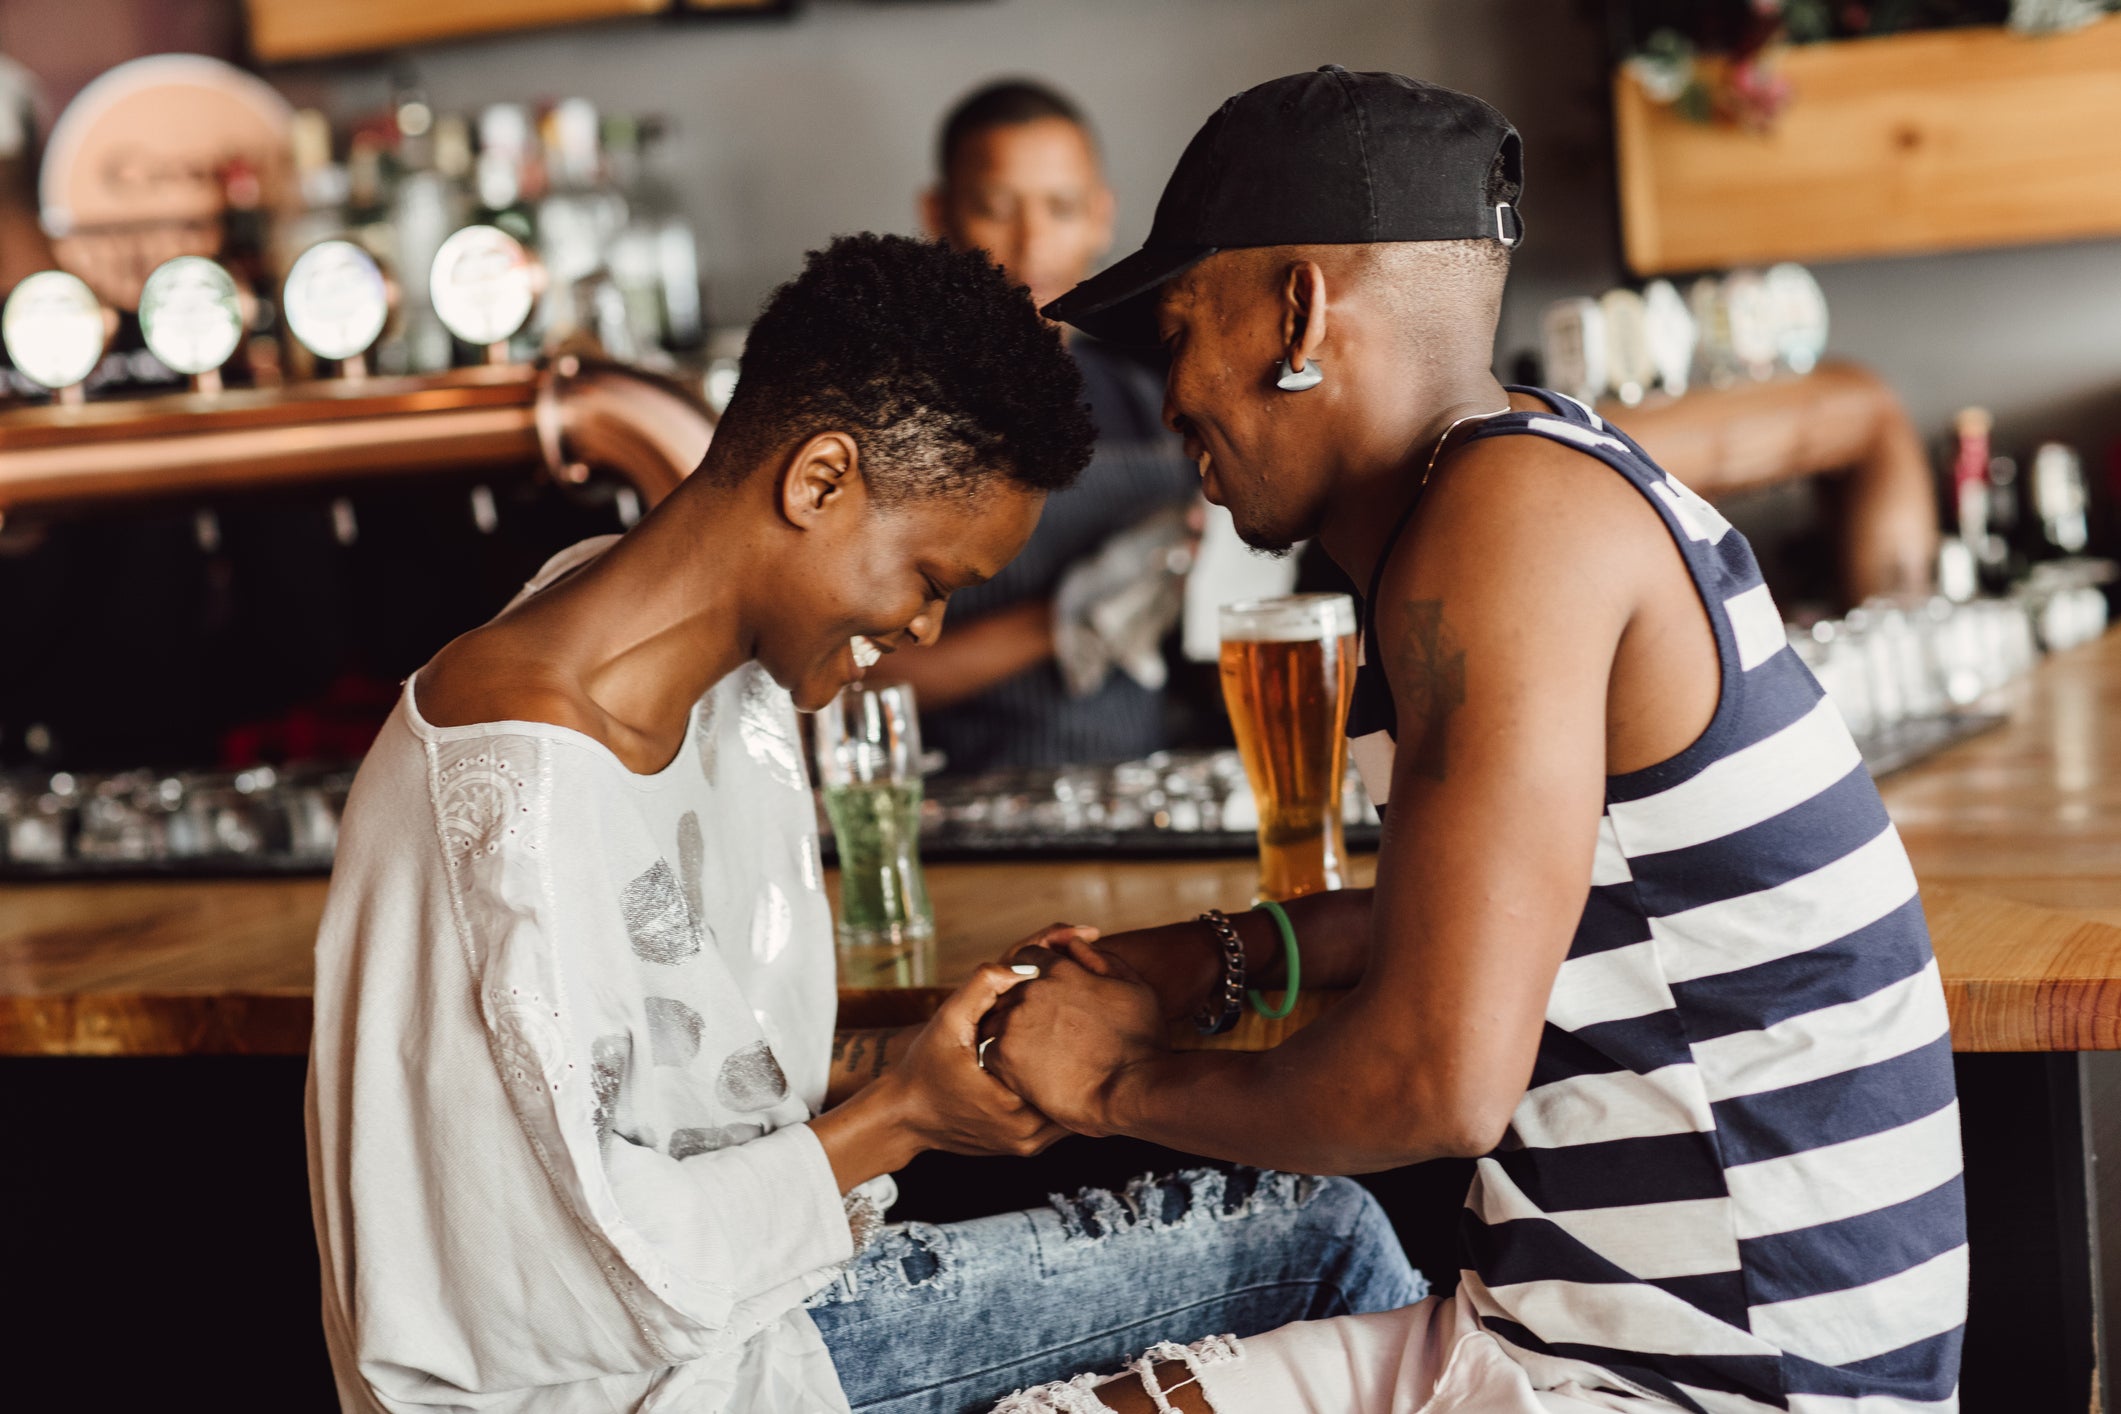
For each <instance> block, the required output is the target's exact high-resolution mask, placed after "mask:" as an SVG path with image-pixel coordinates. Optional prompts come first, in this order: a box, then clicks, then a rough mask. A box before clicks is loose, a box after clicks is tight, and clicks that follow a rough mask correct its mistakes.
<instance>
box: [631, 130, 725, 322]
mask: <svg viewBox="0 0 2121 1414" xmlns="http://www.w3.org/2000/svg"><path fill="white" fill-rule="evenodd" d="M637 127H638V130H639V133H640V151H641V159H640V169H639V175H638V177H637V178H636V179H635V181H634V182H633V184H632V185H631V186H630V187H628V188H626V189H625V190H626V199H627V202H628V204H629V205H630V206H633V207H636V208H637V210H638V213H639V214H638V216H637V220H638V222H639V223H640V224H641V226H642V227H643V228H644V229H647V230H650V231H652V232H653V233H654V237H655V255H656V276H657V280H656V282H657V284H658V285H659V286H660V287H661V290H662V296H663V344H664V346H665V347H666V348H670V349H674V350H688V351H689V350H694V349H698V348H699V347H700V346H701V344H702V343H704V342H705V341H706V337H707V321H706V317H705V315H704V313H703V312H702V310H701V307H700V240H699V234H698V232H697V231H695V230H694V229H693V225H692V221H691V220H690V218H688V217H687V216H686V215H685V214H684V204H683V202H682V201H681V200H680V199H679V196H678V191H677V185H676V183H675V182H674V181H672V180H671V178H670V176H669V170H668V165H667V163H668V152H669V147H668V143H669V136H670V131H669V128H668V126H667V125H666V124H665V123H664V122H663V120H661V119H660V118H654V117H649V118H643V119H641V120H639V122H638V124H637Z"/></svg>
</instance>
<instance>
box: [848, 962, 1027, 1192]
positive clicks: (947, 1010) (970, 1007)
mask: <svg viewBox="0 0 2121 1414" xmlns="http://www.w3.org/2000/svg"><path fill="white" fill-rule="evenodd" d="M1026 980H1027V979H1025V978H1024V977H1022V976H1020V975H1018V974H1017V973H1014V972H1011V971H1010V970H1009V969H1008V968H1006V967H999V966H996V965H995V964H993V963H989V964H988V965H986V966H985V967H982V968H981V969H980V970H979V971H978V972H976V973H974V974H973V976H972V980H971V981H969V982H967V983H966V984H965V985H964V986H962V987H960V988H959V989H958V990H957V991H956V992H955V993H954V994H953V995H952V996H951V997H950V998H949V1000H947V1001H945V1002H944V1003H943V1005H942V1007H941V1008H940V1009H939V1010H937V1012H936V1013H935V1015H934V1016H933V1017H931V1018H930V1019H929V1021H928V1024H927V1025H926V1026H923V1027H922V1028H921V1029H920V1030H919V1031H918V1032H916V1033H914V1035H913V1037H912V1039H911V1040H910V1041H909V1042H908V1043H907V1045H906V1051H905V1055H904V1057H903V1059H901V1060H900V1061H899V1063H898V1064H897V1065H896V1066H895V1067H893V1068H892V1069H891V1070H889V1071H887V1072H886V1073H885V1079H884V1080H882V1081H879V1082H878V1083H879V1084H895V1085H896V1086H898V1087H901V1088H902V1089H903V1092H904V1095H905V1098H906V1100H907V1101H908V1104H907V1108H906V1110H905V1111H904V1113H905V1115H906V1121H907V1123H908V1124H909V1125H911V1126H912V1127H913V1128H914V1130H915V1131H916V1132H917V1133H918V1134H919V1135H920V1138H921V1141H922V1147H923V1148H928V1149H943V1150H946V1151H948V1152H950V1153H953V1154H997V1155H1018V1156H1022V1155H1029V1154H1036V1153H1038V1152H1039V1151H1040V1150H1042V1149H1044V1148H1046V1147H1047V1146H1048V1145H1050V1144H1052V1143H1053V1141H1054V1140H1056V1139H1059V1138H1061V1137H1062V1135H1063V1133H1064V1132H1065V1131H1063V1130H1062V1129H1061V1128H1060V1127H1059V1126H1057V1125H1055V1124H1054V1123H1052V1122H1051V1121H1050V1120H1049V1119H1048V1118H1047V1117H1046V1116H1045V1115H1043V1114H1041V1113H1039V1111H1038V1110H1036V1109H1035V1108H1033V1107H1032V1106H1031V1105H1029V1104H1026V1103H1025V1102H1024V1101H1023V1100H1022V1099H1021V1098H1019V1097H1018V1095H1017V1094H1016V1093H1014V1091H1013V1087H1011V1086H1009V1085H1007V1084H1006V1082H1004V1081H1002V1080H1001V1079H999V1078H998V1077H997V1076H996V1075H995V1074H994V1073H993V1054H992V1050H991V1049H990V1051H989V1054H988V1065H987V1068H986V1069H984V1070H983V1069H981V1067H980V1065H979V1063H978V1059H977V1056H978V1048H979V1040H980V1037H979V1028H980V1021H981V1019H982V1018H983V1017H985V1016H986V1014H987V1013H988V1012H989V1011H990V1010H992V1009H993V1007H994V1004H995V1002H996V1001H997V1000H998V999H999V998H1000V997H1001V996H1002V995H1003V994H1004V993H1006V992H1008V991H1009V990H1010V989H1011V988H1014V987H1017V986H1018V985H1019V984H1021V983H1023V982H1024V981H1026Z"/></svg>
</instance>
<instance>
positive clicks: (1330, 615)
mask: <svg viewBox="0 0 2121 1414" xmlns="http://www.w3.org/2000/svg"><path fill="white" fill-rule="evenodd" d="M1221 618H1222V635H1223V640H1224V641H1225V642H1228V643H1312V642H1316V641H1318V640H1319V639H1324V638H1340V637H1342V636H1344V635H1346V634H1351V633H1353V632H1355V601H1354V600H1352V599H1350V598H1349V597H1348V596H1347V595H1345V594H1288V595H1284V596H1282V597H1281V598H1279V599H1247V600H1243V601H1241V602H1239V603H1235V604H1225V605H1223V606H1222V614H1221Z"/></svg>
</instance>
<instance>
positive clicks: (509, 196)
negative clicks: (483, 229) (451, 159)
mask: <svg viewBox="0 0 2121 1414" xmlns="http://www.w3.org/2000/svg"><path fill="white" fill-rule="evenodd" d="M532 137H533V134H532V133H531V129H530V114H529V113H528V112H526V111H525V110H524V109H523V107H522V105H521V104H517V103H495V104H491V105H489V106H488V107H487V108H486V110H485V111H484V112H482V113H480V114H479V155H478V160H477V163H476V164H475V166H474V168H473V184H474V187H475V190H476V193H477V198H478V215H477V217H476V219H477V220H478V222H479V223H480V224H482V225H488V226H497V227H499V228H500V229H501V230H503V231H506V232H507V233H508V234H509V235H511V236H514V237H515V238H516V239H517V240H519V241H521V242H522V243H523V244H524V245H525V246H527V247H530V248H532V249H535V248H536V246H537V239H538V221H537V208H536V207H535V205H534V204H533V201H532V195H533V193H532V188H534V187H542V186H543V180H542V173H541V172H540V170H539V168H540V165H541V164H539V163H538V161H537V156H536V154H534V153H533V152H532V151H531V150H530V148H531V141H532Z"/></svg>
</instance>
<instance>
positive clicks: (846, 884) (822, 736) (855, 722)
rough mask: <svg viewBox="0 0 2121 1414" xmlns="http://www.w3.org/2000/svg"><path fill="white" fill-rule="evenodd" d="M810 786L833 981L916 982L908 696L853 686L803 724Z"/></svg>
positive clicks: (917, 865) (914, 787)
mask: <svg viewBox="0 0 2121 1414" xmlns="http://www.w3.org/2000/svg"><path fill="white" fill-rule="evenodd" d="M812 731H813V734H814V738H815V741H816V745H817V773H818V783H819V784H820V785H821V786H823V787H824V792H825V813H826V815H827V816H829V817H830V818H831V820H832V836H833V839H834V841H835V842H836V843H837V845H838V848H839V857H840V866H839V875H840V916H839V924H838V928H837V930H836V931H837V934H838V938H839V958H840V981H841V982H842V984H843V985H846V986H851V987H876V986H886V987H888V986H917V985H924V984H926V983H927V981H928V980H929V977H930V975H931V974H932V972H933V971H934V953H935V913H934V910H933V909H931V908H930V907H929V904H928V885H927V882H926V880H925V879H923V878H922V876H921V849H920V831H921V775H920V759H921V730H920V721H919V719H918V718H917V717H916V716H915V715H914V708H913V689H912V688H911V687H909V686H907V685H906V684H904V683H894V684H892V685H891V686H888V687H864V686H862V685H861V684H859V683H856V684H853V685H852V686H849V687H847V688H845V689H844V690H842V691H841V693H840V695H839V696H837V697H835V698H833V699H832V701H831V702H830V703H829V704H828V705H827V706H826V707H825V710H824V711H822V712H819V713H818V714H817V716H816V717H815V718H814V719H813V720H812Z"/></svg>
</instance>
